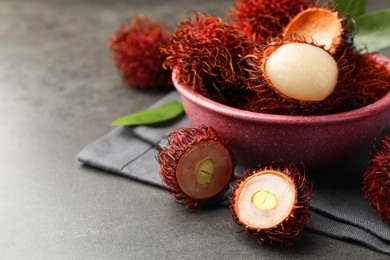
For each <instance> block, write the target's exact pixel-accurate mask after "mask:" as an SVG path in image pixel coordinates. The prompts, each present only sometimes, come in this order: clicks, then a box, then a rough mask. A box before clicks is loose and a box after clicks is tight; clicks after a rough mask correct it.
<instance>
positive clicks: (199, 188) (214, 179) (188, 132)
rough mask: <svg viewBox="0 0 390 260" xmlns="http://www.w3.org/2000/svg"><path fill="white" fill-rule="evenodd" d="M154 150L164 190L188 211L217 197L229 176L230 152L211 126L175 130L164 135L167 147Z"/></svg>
mask: <svg viewBox="0 0 390 260" xmlns="http://www.w3.org/2000/svg"><path fill="white" fill-rule="evenodd" d="M157 149H158V154H157V161H158V162H159V164H160V176H161V178H162V181H163V183H164V184H165V186H166V189H167V190H168V191H169V192H170V193H172V194H173V195H174V197H175V199H176V201H177V202H179V203H182V204H184V205H185V206H186V208H187V209H188V210H190V211H198V210H199V209H200V207H201V206H202V204H203V203H204V202H207V201H208V200H210V199H212V198H213V197H215V196H216V195H218V194H220V193H221V192H222V191H223V190H224V189H225V188H226V187H227V186H228V184H229V182H230V180H231V178H232V176H233V169H234V164H235V158H234V154H233V151H232V149H231V148H230V147H229V146H228V144H227V141H226V140H225V138H224V136H223V135H222V133H220V132H219V131H217V130H215V129H214V128H212V127H208V126H205V125H201V126H199V127H181V128H177V129H175V130H174V131H173V132H171V133H170V134H168V143H167V145H166V146H165V147H161V146H158V147H157Z"/></svg>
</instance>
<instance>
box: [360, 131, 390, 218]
mask: <svg viewBox="0 0 390 260" xmlns="http://www.w3.org/2000/svg"><path fill="white" fill-rule="evenodd" d="M362 190H363V192H364V197H365V199H366V200H367V201H368V203H369V204H370V205H371V206H372V208H373V209H374V210H375V211H376V212H377V213H378V214H379V216H380V217H381V218H382V219H383V220H384V221H386V222H387V223H389V224H390V135H387V136H385V137H384V138H383V139H382V141H381V143H380V145H379V150H378V151H376V152H373V153H372V154H371V157H370V159H369V166H368V167H367V169H366V170H365V171H364V174H363V186H362Z"/></svg>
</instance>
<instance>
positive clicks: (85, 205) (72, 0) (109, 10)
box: [0, 0, 389, 259]
mask: <svg viewBox="0 0 390 260" xmlns="http://www.w3.org/2000/svg"><path fill="white" fill-rule="evenodd" d="M232 2H233V1H232V0H230V1H226V0H197V1H189V0H165V1H160V0H129V1H125V0H115V1H108V0H107V1H104V0H95V1H94V0H89V1H88V0H79V1H77V0H68V1H61V0H24V1H22V0H0V19H1V23H0V35H1V40H0V97H1V102H0V259H222V258H225V259H384V258H385V256H384V255H382V254H379V253H377V252H375V251H372V250H369V249H367V248H365V247H361V246H359V245H356V244H352V243H349V242H345V241H340V240H336V239H332V238H329V237H325V236H322V235H319V234H315V233H312V232H309V231H304V232H303V236H302V239H301V240H300V242H299V244H298V245H297V246H295V247H292V248H281V247H277V246H272V247H267V246H265V247H261V246H259V245H258V244H257V243H256V242H255V241H254V240H253V239H251V238H250V237H247V236H246V235H244V234H242V233H237V231H238V230H239V229H238V228H237V227H236V224H235V223H234V222H233V220H232V218H231V215H230V212H229V210H228V209H226V208H218V209H213V210H208V211H203V212H201V213H199V214H190V213H187V212H186V211H185V210H183V208H182V207H181V206H179V205H177V204H175V203H174V201H173V198H172V196H170V195H169V194H167V193H166V192H165V191H164V190H162V189H159V188H156V187H151V186H148V185H145V184H141V183H139V182H136V181H133V180H130V179H127V178H124V177H119V176H116V175H112V174H108V173H104V172H102V171H99V170H94V169H91V168H87V167H83V166H82V165H80V163H79V162H78V161H77V160H76V155H77V153H78V152H79V151H80V150H81V149H82V148H83V147H84V146H85V145H87V144H88V143H90V142H92V141H94V140H95V139H97V138H99V137H100V136H102V135H104V134H105V133H107V132H108V131H109V130H110V129H111V127H110V122H111V121H112V120H113V119H114V118H116V117H118V116H120V115H124V114H127V113H130V112H132V111H136V110H139V109H141V108H145V107H146V106H148V105H150V104H152V103H154V102H155V101H156V100H158V99H159V98H160V97H162V96H163V95H164V93H150V92H142V91H136V90H133V89H130V88H128V87H126V86H125V84H124V83H123V81H122V79H121V77H120V75H119V74H118V72H117V70H116V69H115V67H114V65H113V63H112V62H111V60H110V59H109V55H108V51H107V41H108V39H109V38H110V37H111V35H112V34H113V32H114V31H115V29H116V28H117V27H118V26H119V25H120V24H121V22H123V21H125V20H127V19H129V18H130V17H133V16H134V15H136V14H138V13H145V14H148V15H150V16H152V17H154V18H156V19H160V20H163V21H166V22H167V23H168V24H169V25H171V26H175V25H177V23H178V22H179V21H180V20H181V19H183V18H185V17H188V16H189V15H190V14H189V13H186V12H185V11H186V10H187V9H188V8H191V9H194V10H199V11H204V12H207V13H212V14H215V15H218V16H224V13H225V11H226V10H227V9H228V8H229V6H231V5H232ZM386 6H387V7H389V1H388V0H373V1H369V10H375V9H378V8H383V7H386ZM386 54H387V55H389V52H387V53H386Z"/></svg>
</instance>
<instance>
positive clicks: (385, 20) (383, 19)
mask: <svg viewBox="0 0 390 260" xmlns="http://www.w3.org/2000/svg"><path fill="white" fill-rule="evenodd" d="M356 25H357V28H358V33H357V34H356V36H355V45H356V47H357V48H358V49H361V48H364V47H367V49H368V51H369V52H378V51H381V50H384V49H387V48H389V47H390V9H384V10H380V11H377V12H374V13H369V14H366V15H363V16H359V17H357V18H356Z"/></svg>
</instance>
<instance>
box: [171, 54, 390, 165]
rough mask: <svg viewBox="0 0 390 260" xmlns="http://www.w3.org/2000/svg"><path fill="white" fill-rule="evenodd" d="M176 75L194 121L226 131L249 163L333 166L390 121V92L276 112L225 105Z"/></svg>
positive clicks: (240, 159) (189, 113) (185, 106)
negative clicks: (325, 110) (349, 105)
mask: <svg viewBox="0 0 390 260" xmlns="http://www.w3.org/2000/svg"><path fill="white" fill-rule="evenodd" d="M378 58H380V59H381V60H384V59H385V60H387V61H389V60H388V59H387V58H385V57H384V56H380V57H378ZM389 71H390V70H389ZM172 78H173V83H174V85H175V87H176V89H177V91H178V92H179V93H180V94H181V96H182V101H183V105H184V108H185V110H186V114H187V116H188V118H189V120H190V122H191V124H192V125H193V126H196V125H200V124H206V125H209V126H212V127H214V128H215V129H218V130H220V131H221V132H222V133H223V134H224V135H225V137H226V139H227V140H228V142H229V143H230V145H231V146H232V147H233V149H234V150H235V152H236V155H237V157H238V160H239V161H240V162H242V163H243V164H244V165H247V166H251V165H253V164H257V163H259V162H267V161H275V160H280V159H284V160H287V161H290V162H303V163H304V164H305V166H306V167H310V168H313V167H321V166H325V165H330V164H333V163H336V162H338V161H340V160H342V159H343V158H345V157H347V156H350V155H352V154H354V153H356V152H357V151H359V150H361V149H363V148H367V146H368V145H369V144H371V143H372V142H373V141H374V139H375V138H376V137H377V136H378V135H380V133H381V132H382V131H383V130H384V129H385V128H386V125H387V123H388V122H389V120H390V93H388V94H387V95H386V96H385V97H383V98H382V99H380V100H379V101H377V102H375V103H373V104H370V105H368V106H366V107H363V108H359V109H356V110H353V111H348V112H343V113H338V114H330V115H322V116H287V115H272V114H263V113H255V112H249V111H245V110H240V109H236V108H232V107H229V106H226V105H222V104H220V103H217V102H215V101H213V100H210V99H208V98H206V97H204V96H202V95H200V94H198V93H196V92H194V91H192V90H190V89H188V88H187V87H185V86H182V85H180V84H179V83H178V82H177V81H176V77H175V71H174V72H173V74H172Z"/></svg>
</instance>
